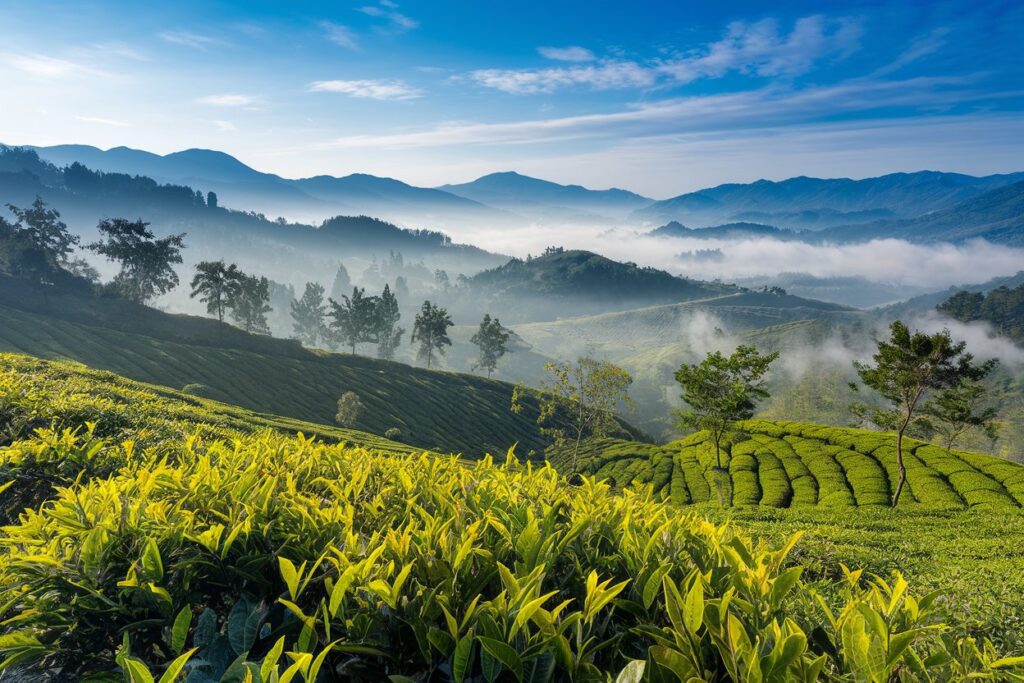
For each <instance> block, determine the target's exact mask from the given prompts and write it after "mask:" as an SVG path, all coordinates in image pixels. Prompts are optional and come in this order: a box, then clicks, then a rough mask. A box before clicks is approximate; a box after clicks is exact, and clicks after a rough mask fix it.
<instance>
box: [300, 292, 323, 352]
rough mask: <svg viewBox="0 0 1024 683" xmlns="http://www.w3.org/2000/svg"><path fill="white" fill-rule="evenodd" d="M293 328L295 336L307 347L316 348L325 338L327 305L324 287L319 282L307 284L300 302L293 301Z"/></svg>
mask: <svg viewBox="0 0 1024 683" xmlns="http://www.w3.org/2000/svg"><path fill="white" fill-rule="evenodd" d="M291 309H292V321H293V322H292V328H293V329H294V330H295V336H296V337H297V338H298V339H299V341H301V342H302V343H303V344H305V345H307V346H316V345H317V344H318V343H320V342H321V341H322V340H323V339H324V337H325V334H324V333H325V331H326V324H325V323H324V319H325V318H326V317H327V305H326V304H325V303H324V286H323V285H321V284H320V283H318V282H307V283H306V290H305V291H304V292H303V293H302V297H301V298H300V299H298V300H295V299H292V302H291Z"/></svg>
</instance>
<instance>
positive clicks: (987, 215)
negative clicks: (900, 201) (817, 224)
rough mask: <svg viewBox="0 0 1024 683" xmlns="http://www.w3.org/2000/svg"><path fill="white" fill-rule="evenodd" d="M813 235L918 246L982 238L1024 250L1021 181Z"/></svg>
mask: <svg viewBox="0 0 1024 683" xmlns="http://www.w3.org/2000/svg"><path fill="white" fill-rule="evenodd" d="M815 236H816V237H817V238H818V239H822V240H829V241H842V242H855V241H864V240H869V239H875V238H896V239H904V240H908V241H910V242H917V243H935V242H964V241H966V240H970V239H979V238H981V239H986V240H988V241H989V242H994V243H996V244H1004V245H1006V246H1012V247H1024V180H1022V181H1021V182H1017V183H1013V184H1012V185H1006V186H1004V187H999V188H996V189H994V190H989V191H988V192H985V193H982V194H980V195H977V196H975V197H972V198H971V199H967V200H965V201H962V202H960V203H958V204H955V205H954V206H952V207H949V208H947V209H942V210H939V211H934V212H931V213H927V214H924V215H922V216H918V217H917V218H910V219H904V220H890V221H875V222H872V223H862V224H859V225H844V226H836V227H833V228H828V229H827V230H823V231H821V232H819V233H817V234H816V235H815Z"/></svg>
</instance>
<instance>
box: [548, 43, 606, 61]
mask: <svg viewBox="0 0 1024 683" xmlns="http://www.w3.org/2000/svg"><path fill="white" fill-rule="evenodd" d="M537 52H538V53H539V54H540V56H541V57H546V58H548V59H554V60H555V61H559V62H592V61H594V59H596V57H595V56H594V53H593V52H591V51H590V50H588V49H587V48H585V47H580V46H578V45H572V46H570V47H538V48H537Z"/></svg>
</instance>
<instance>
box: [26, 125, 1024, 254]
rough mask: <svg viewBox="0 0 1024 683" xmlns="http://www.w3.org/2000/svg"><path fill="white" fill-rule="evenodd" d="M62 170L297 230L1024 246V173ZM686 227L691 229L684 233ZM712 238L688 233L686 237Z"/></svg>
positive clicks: (205, 166)
mask: <svg viewBox="0 0 1024 683" xmlns="http://www.w3.org/2000/svg"><path fill="white" fill-rule="evenodd" d="M27 149H33V150H35V151H36V152H38V154H39V156H40V157H41V158H43V159H45V160H47V161H50V162H52V163H53V164H55V165H57V166H66V165H69V164H71V163H74V162H79V163H81V164H83V165H84V166H86V167H88V168H90V169H94V170H99V171H107V172H118V173H127V174H130V175H141V176H146V177H149V178H152V179H154V180H156V181H158V182H162V183H172V184H178V185H187V186H190V187H192V188H195V189H197V190H200V191H203V192H204V193H205V192H207V191H214V192H216V193H217V195H218V196H219V199H220V202H221V205H226V206H230V207H234V208H239V209H245V210H253V211H256V212H260V213H264V214H267V215H270V216H273V215H284V216H288V217H289V218H290V219H292V220H302V221H304V222H308V223H313V222H319V221H321V220H324V219H326V218H329V217H331V216H336V215H339V214H344V215H369V216H374V217H377V218H381V219H384V220H387V221H390V222H393V223H396V224H398V225H414V226H416V227H431V228H439V229H453V230H456V231H457V230H458V228H459V227H461V226H466V225H469V226H473V227H479V226H481V225H486V226H499V227H500V226H510V225H524V224H528V223H529V224H532V223H541V224H545V223H548V224H559V223H569V222H571V223H584V224H591V225H609V224H611V225H617V224H622V223H627V224H628V223H632V224H634V225H636V224H646V225H663V224H666V223H668V224H670V225H671V224H672V223H673V222H675V223H677V224H678V226H679V227H674V226H673V227H672V228H666V229H665V230H664V231H662V233H661V234H667V233H668V232H670V231H675V232H677V233H681V234H683V235H685V236H693V237H713V236H725V237H734V236H739V235H740V233H743V234H744V235H750V236H754V235H762V236H773V237H783V238H791V234H790V233H789V232H783V231H794V232H796V231H805V232H806V233H809V232H812V231H815V232H820V233H821V234H820V236H812V235H810V234H803V235H801V236H800V238H802V239H814V240H817V239H827V240H829V241H841V242H843V241H845V242H849V241H853V240H864V239H872V238H875V237H899V238H903V239H908V240H912V241H917V242H937V241H963V240H965V239H971V238H974V237H985V238H986V239H990V240H992V241H995V242H998V243H1003V244H1021V243H1024V234H1022V233H1024V230H1022V227H1021V216H1022V214H1024V211H1022V209H1021V205H1022V203H1024V186H1022V185H1021V183H1022V182H1024V172H1018V173H1008V174H1000V175H989V176H983V177H975V176H970V175H964V174H960V173H943V172H938V171H918V172H914V173H892V174H888V175H884V176H879V177H877V178H866V179H862V180H852V179H849V178H833V179H822V178H809V177H805V176H800V177H796V178H790V179H788V180H782V181H770V180H758V181H756V182H753V183H746V184H740V183H732V184H726V185H718V186H715V187H710V188H706V189H703V190H698V191H696V192H689V193H685V194H681V195H678V196H676V197H672V198H670V199H665V200H660V201H655V200H653V199H650V198H648V197H644V196H642V195H639V194H637V193H634V192H630V191H628V190H622V189H616V188H612V189H607V190H592V189H588V188H585V187H582V186H580V185H562V184H559V183H554V182H550V181H547V180H541V179H538V178H531V177H529V176H525V175H522V174H519V173H516V172H512V171H505V172H500V173H491V174H489V175H485V176H483V177H480V178H478V179H476V180H473V181H471V182H466V183H460V184H450V185H442V186H440V187H435V188H427V187H416V186H413V185H410V184H407V183H404V182H402V181H400V180H395V179H393V178H382V177H378V176H373V175H368V174H362V173H356V174H351V175H347V176H344V177H340V178H339V177H334V176H328V175H321V176H314V177H310V178H299V179H289V178H283V177H281V176H279V175H275V174H272V173H263V172H261V171H257V170H255V169H253V168H252V167H250V166H247V165H246V164H244V163H242V162H241V161H239V160H238V159H236V158H234V157H232V156H230V155H228V154H225V153H223V152H218V151H213V150H203V149H189V150H184V151H181V152H175V153H172V154H166V155H159V154H153V153H151V152H146V151H141V150H135V149H130V148H127V147H115V148H112V149H109V150H101V149H98V148H96V147H90V146H87V145H57V146H52V147H31V148H27ZM683 226H689V227H688V228H683ZM707 227H712V228H715V230H713V231H707V232H696V233H686V232H685V230H691V231H692V230H701V229H703V228H707Z"/></svg>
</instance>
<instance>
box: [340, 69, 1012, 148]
mask: <svg viewBox="0 0 1024 683" xmlns="http://www.w3.org/2000/svg"><path fill="white" fill-rule="evenodd" d="M971 84H972V80H971V79H969V78H959V77H932V78H927V77H918V78H909V79H902V80H895V81H885V80H865V79H856V80H850V81H845V82H841V83H838V84H835V85H831V86H820V87H812V88H804V89H794V88H790V87H780V86H767V87H763V88H759V89H756V90H748V91H742V92H735V93H724V94H716V95H704V96H694V97H684V98H672V99H667V100H660V101H657V102H649V103H644V104H641V105H636V106H634V107H632V108H630V109H625V110H621V111H617V112H611V113H601V114H586V115H580V116H569V117H561V118H551V119H536V120H528V121H513V122H505V123H476V122H461V121H460V122H449V123H444V124H441V125H439V126H436V127H434V128H431V129H428V130H422V131H413V132H404V133H395V134H387V135H362V136H347V137H342V138H338V139H336V140H334V141H332V142H331V143H329V145H331V146H341V147H391V148H414V147H437V146H446V145H465V144H488V145H508V144H535V143H548V142H554V141H567V140H581V139H600V138H606V139H613V140H622V139H629V138H642V137H655V136H659V135H676V134H685V133H693V132H709V131H736V130H743V129H752V128H759V127H765V126H775V125H782V126H784V125H791V124H796V123H805V122H808V121H814V120H821V119H822V118H828V117H830V116H836V115H840V114H851V113H859V112H866V111H872V110H881V109H884V108H887V107H912V108H917V107H925V106H927V107H930V108H935V107H943V106H950V105H952V104H955V103H963V102H969V101H972V100H985V99H991V98H992V97H993V94H992V93H990V92H984V91H974V90H972V89H971V88H970V86H971ZM1020 94H1021V93H1019V92H1018V93H1005V94H1004V96H1006V97H1011V96H1018V97H1019V96H1020Z"/></svg>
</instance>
